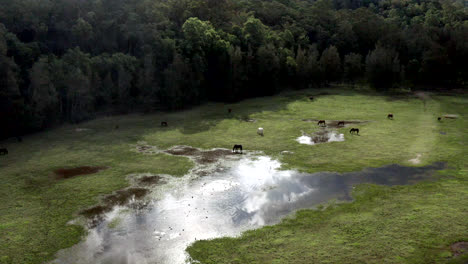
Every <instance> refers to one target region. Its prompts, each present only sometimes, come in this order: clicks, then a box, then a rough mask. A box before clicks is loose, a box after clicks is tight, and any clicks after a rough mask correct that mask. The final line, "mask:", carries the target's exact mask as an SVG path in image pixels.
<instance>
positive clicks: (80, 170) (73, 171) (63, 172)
mask: <svg viewBox="0 0 468 264" xmlns="http://www.w3.org/2000/svg"><path fill="white" fill-rule="evenodd" d="M108 168H109V167H91V166H82V167H76V168H68V169H67V168H62V169H56V170H54V173H55V177H56V179H58V180H60V179H68V178H72V177H75V176H79V175H88V174H94V173H98V172H100V171H102V170H106V169H108Z"/></svg>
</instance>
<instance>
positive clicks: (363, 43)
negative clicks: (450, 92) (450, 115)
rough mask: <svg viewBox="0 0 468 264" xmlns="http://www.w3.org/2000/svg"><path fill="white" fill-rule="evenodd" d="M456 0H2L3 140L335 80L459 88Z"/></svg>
mask: <svg viewBox="0 0 468 264" xmlns="http://www.w3.org/2000/svg"><path fill="white" fill-rule="evenodd" d="M467 62H468V8H467V7H466V1H465V2H463V1H460V2H457V1H450V0H441V1H425V0H391V1H388V0H385V1H377V0H333V1H328V0H319V1H305V0H272V1H259V0H0V115H1V116H0V122H1V127H2V129H1V132H0V133H1V134H0V138H5V137H9V136H15V135H19V134H23V133H27V132H31V131H36V130H40V129H43V128H46V127H48V126H51V125H54V124H58V123H61V122H79V121H82V120H85V119H89V118H91V117H93V116H94V115H95V114H96V113H99V112H106V111H112V112H129V111H136V110H138V111H152V110H155V109H180V108H185V107H188V106H191V105H194V104H198V103H200V102H203V101H207V100H215V101H235V100H239V99H242V98H246V97H252V96H261V95H270V94H274V93H276V92H278V91H280V90H283V89H287V88H294V89H300V88H305V87H310V86H320V85H326V84H327V83H330V82H334V81H345V82H355V81H358V80H359V81H367V82H369V84H371V85H372V86H374V87H376V88H377V89H388V88H391V87H393V86H399V85H404V86H409V87H411V86H414V85H430V86H445V87H447V88H451V87H457V86H458V87H459V86H462V87H466V84H467V82H468V63H467Z"/></svg>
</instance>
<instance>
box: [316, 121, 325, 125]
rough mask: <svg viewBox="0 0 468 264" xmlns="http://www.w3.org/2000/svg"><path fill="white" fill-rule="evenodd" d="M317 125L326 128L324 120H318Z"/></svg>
mask: <svg viewBox="0 0 468 264" xmlns="http://www.w3.org/2000/svg"><path fill="white" fill-rule="evenodd" d="M317 125H319V126H320V125H323V126H326V125H327V124H326V123H325V120H319V121H318V123H317Z"/></svg>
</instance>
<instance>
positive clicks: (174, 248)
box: [54, 156, 441, 264]
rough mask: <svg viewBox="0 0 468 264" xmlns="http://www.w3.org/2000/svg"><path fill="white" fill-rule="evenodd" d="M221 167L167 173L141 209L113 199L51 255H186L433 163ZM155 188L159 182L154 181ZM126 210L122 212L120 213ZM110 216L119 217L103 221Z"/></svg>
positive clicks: (90, 258) (77, 258)
mask: <svg viewBox="0 0 468 264" xmlns="http://www.w3.org/2000/svg"><path fill="white" fill-rule="evenodd" d="M224 165H225V166H226V167H225V169H224V170H223V171H217V172H215V173H213V174H211V175H208V176H204V177H200V178H195V179H194V178H189V177H184V178H178V179H173V180H172V182H171V179H168V183H167V184H166V185H165V186H166V187H167V186H170V187H171V188H166V189H163V191H161V190H159V189H158V190H156V192H158V196H157V198H153V200H152V202H151V203H148V205H149V206H148V207H147V208H146V209H144V210H136V209H133V208H134V207H129V208H127V207H123V208H121V207H116V208H115V209H114V210H113V211H112V212H110V213H108V214H107V215H106V217H105V219H104V222H103V223H102V224H100V225H98V226H97V227H96V228H93V229H91V230H90V232H89V234H88V236H87V238H86V240H85V241H83V242H82V243H80V244H78V245H75V246H73V247H72V248H70V249H67V250H63V251H61V252H60V253H59V255H58V258H57V260H55V261H54V263H101V264H105V263H162V264H165V263H168V264H169V263H170V264H177V263H185V260H186V255H185V248H186V247H187V246H188V245H189V244H190V243H192V242H193V241H195V240H200V239H211V238H216V237H221V236H235V235H238V234H239V233H240V232H242V231H245V230H248V229H252V228H257V227H260V226H262V225H265V224H274V223H276V222H278V221H279V220H280V219H281V218H282V217H284V216H286V215H288V214H289V213H291V212H292V211H294V210H297V209H302V208H312V207H314V206H317V205H318V204H320V203H324V202H327V201H329V200H330V199H334V198H338V199H350V195H349V192H350V189H351V186H352V185H354V184H357V183H363V182H369V183H383V184H389V185H394V184H407V183H411V182H413V181H415V180H420V179H424V178H427V176H429V175H430V173H428V172H429V171H432V170H434V169H437V168H440V167H441V166H440V165H435V166H428V167H424V168H408V167H402V166H398V165H391V166H386V167H382V168H376V169H367V170H363V171H361V172H354V173H346V174H339V173H331V172H324V173H314V174H305V173H298V172H296V171H281V170H280V167H281V164H280V163H279V162H278V161H276V160H272V159H271V158H269V157H257V158H255V159H252V158H251V157H248V156H239V157H238V160H232V161H229V162H226V164H224ZM154 188H165V187H160V186H155V187H154ZM123 212H125V213H123ZM115 217H119V219H121V221H120V223H119V225H118V226H117V227H116V228H109V223H110V222H111V221H112V219H114V218H115Z"/></svg>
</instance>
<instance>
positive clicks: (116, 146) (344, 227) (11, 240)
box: [0, 90, 468, 263]
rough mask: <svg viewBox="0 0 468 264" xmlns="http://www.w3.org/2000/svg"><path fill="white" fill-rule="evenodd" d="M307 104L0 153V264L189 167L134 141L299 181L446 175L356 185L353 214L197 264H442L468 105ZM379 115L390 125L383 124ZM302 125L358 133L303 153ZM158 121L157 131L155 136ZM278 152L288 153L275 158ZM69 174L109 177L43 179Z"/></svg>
mask: <svg viewBox="0 0 468 264" xmlns="http://www.w3.org/2000/svg"><path fill="white" fill-rule="evenodd" d="M310 93H314V92H313V91H305V92H304V91H303V92H299V93H287V94H283V95H279V96H275V97H265V98H257V99H252V100H247V101H243V102H241V103H238V104H233V105H222V104H207V105H204V106H201V107H197V108H195V109H192V110H189V111H183V112H176V113H169V114H167V113H161V114H152V115H127V116H121V117H109V118H100V119H97V120H94V121H91V122H87V123H83V124H80V125H78V126H63V127H60V128H58V129H54V130H52V131H48V132H44V133H40V134H36V135H32V136H28V137H25V138H24V142H22V143H16V142H11V141H6V142H2V143H1V144H0V145H2V146H5V147H7V148H8V150H9V152H10V153H9V155H7V156H1V157H0V179H1V180H2V184H1V185H0V263H41V262H43V261H45V260H49V259H51V258H53V255H54V254H55V252H56V251H57V250H58V249H60V248H64V247H68V246H71V245H72V244H74V243H77V242H78V241H79V239H80V238H81V236H82V235H83V233H84V230H83V228H82V227H80V226H76V225H67V224H66V223H67V222H68V221H70V220H72V219H73V218H74V217H76V215H77V212H79V210H81V209H84V208H87V207H89V206H92V205H94V204H96V203H97V202H98V201H99V196H102V195H104V194H108V193H111V192H112V191H114V190H118V189H121V188H124V187H126V186H127V185H128V182H127V180H126V176H127V175H128V174H131V173H140V172H141V173H143V172H150V173H155V174H157V173H164V174H170V175H174V176H183V175H184V174H185V173H186V172H187V171H188V170H189V169H190V168H191V166H192V163H191V161H190V160H188V159H186V158H183V157H173V156H168V155H163V154H157V155H143V154H141V153H137V152H135V151H134V149H135V147H134V146H132V145H134V144H137V142H138V141H146V142H147V143H148V144H150V145H155V146H158V147H159V148H167V147H170V146H173V145H181V144H183V145H190V146H194V147H201V148H212V147H225V148H231V147H232V145H234V144H242V145H243V146H244V148H245V149H247V150H262V151H264V152H265V153H266V154H268V155H271V156H274V157H276V158H278V159H280V160H281V161H282V162H283V163H284V167H285V168H295V169H298V170H301V171H307V172H316V171H325V170H326V171H340V172H345V171H355V170H360V169H362V168H365V167H379V166H382V165H385V164H390V163H400V164H406V165H410V162H409V160H410V159H413V158H415V157H416V156H417V155H418V154H420V155H421V158H420V160H421V163H420V164H419V165H426V164H430V163H432V162H435V161H447V162H449V165H450V168H451V170H447V171H445V172H444V174H445V175H446V176H444V177H446V178H447V179H444V180H441V181H438V182H436V183H421V184H418V185H416V186H405V187H393V188H383V187H376V186H361V187H360V188H359V189H358V191H357V192H356V202H354V203H352V204H346V205H339V206H333V207H329V208H328V209H326V210H325V211H302V212H300V213H299V214H298V217H297V218H295V219H290V220H287V221H285V222H283V223H282V224H280V225H277V226H273V227H266V228H263V229H259V230H255V231H251V232H248V233H246V234H244V235H243V236H242V237H241V238H237V239H218V240H213V241H208V242H206V241H202V242H197V243H196V244H195V245H194V246H192V247H191V248H189V252H190V254H191V255H192V256H193V257H194V258H196V259H198V260H201V261H202V262H205V263H250V262H255V260H257V261H258V263H265V262H270V263H275V261H276V262H278V263H284V262H290V263H296V262H298V263H300V262H301V261H303V262H304V263H306V262H307V263H310V261H306V260H310V259H315V260H317V261H321V262H326V261H329V262H331V263H337V262H340V260H350V261H351V262H363V261H370V262H372V261H374V262H377V261H380V260H384V261H386V262H389V263H392V262H393V263H394V262H395V261H396V262H401V261H398V257H399V258H401V259H402V260H408V261H411V260H414V261H413V262H417V261H416V260H418V258H419V257H421V256H422V257H425V258H426V259H440V258H442V259H443V258H444V257H445V256H446V255H447V254H448V251H447V245H449V244H450V243H451V242H455V240H457V239H459V240H460V239H461V240H463V239H464V240H468V228H466V227H467V226H468V212H467V211H466V208H468V205H467V201H468V193H467V192H466V190H467V189H468V183H467V182H466V178H467V171H466V169H467V168H466V163H467V160H466V159H467V158H466V156H467V154H468V153H467V152H466V150H465V148H464V146H466V145H467V143H468V142H467V136H466V128H468V123H467V122H466V121H465V119H464V118H463V116H466V114H467V112H468V109H466V107H465V105H466V104H467V103H468V98H466V97H460V96H435V97H433V98H432V99H430V100H428V101H427V102H426V104H425V107H424V104H423V103H422V101H421V100H420V99H418V98H415V97H403V98H393V97H389V96H381V95H376V94H367V93H366V94H363V93H357V92H351V91H339V92H336V91H333V90H331V91H329V94H328V95H321V96H316V99H315V100H314V101H313V102H311V101H310V100H309V99H308V98H307V96H306V95H307V94H310ZM228 108H232V109H233V113H232V114H228V113H227V109H228ZM390 112H392V113H393V114H394V115H395V120H388V119H386V115H387V114H388V113H390ZM443 113H450V114H459V115H461V116H460V118H458V119H455V120H449V119H447V120H444V121H443V122H442V123H439V122H438V121H437V116H439V115H440V114H443ZM247 119H252V120H254V121H255V122H246V121H244V120H247ZM302 119H326V120H362V121H368V122H367V123H364V124H359V125H357V127H359V128H360V129H361V132H360V134H361V135H360V136H350V135H349V134H348V133H347V131H348V130H349V128H341V129H339V130H340V131H341V132H342V133H345V134H346V135H345V137H346V140H345V141H344V142H333V143H327V144H320V145H316V146H308V145H301V144H298V143H297V142H296V141H295V139H296V138H297V137H299V136H300V135H301V130H302V131H304V132H307V133H311V132H314V131H316V130H317V129H318V128H317V125H316V124H315V123H310V122H304V121H302ZM163 120H164V121H167V122H168V124H169V126H168V127H167V128H161V127H160V126H159V124H160V122H161V121H163ZM116 125H118V126H119V129H115V126H116ZM258 127H263V128H264V129H265V136H264V137H260V136H258V135H256V129H257V128H258ZM77 128H81V129H83V128H86V130H78V131H77V130H76V129H77ZM440 132H444V133H445V134H441V133H440ZM284 150H288V151H292V152H294V154H292V155H284V156H282V155H280V152H281V151H284ZM76 166H108V167H109V169H107V170H103V171H100V172H99V173H97V174H91V175H86V176H78V177H74V178H70V179H66V180H56V179H55V178H54V176H53V173H52V172H53V170H55V169H58V168H64V167H66V168H69V167H76ZM439 221H440V222H441V223H442V224H440V225H439V224H437V223H438V222H439ZM463 226H464V227H465V228H464V229H463ZM341 262H343V261H341ZM344 262H347V261H344ZM422 263H424V262H422Z"/></svg>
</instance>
